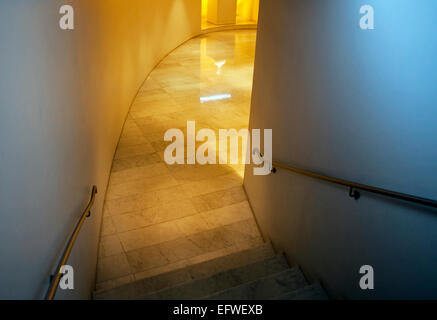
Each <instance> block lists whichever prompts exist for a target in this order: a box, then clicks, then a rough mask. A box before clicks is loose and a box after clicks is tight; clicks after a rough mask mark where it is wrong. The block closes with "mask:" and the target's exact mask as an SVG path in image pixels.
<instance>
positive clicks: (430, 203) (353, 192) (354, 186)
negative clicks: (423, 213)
mask: <svg viewBox="0 0 437 320" xmlns="http://www.w3.org/2000/svg"><path fill="white" fill-rule="evenodd" d="M277 168H280V169H285V170H288V171H292V172H295V173H298V174H301V175H305V176H308V177H312V178H315V179H319V180H324V181H328V182H332V183H335V184H339V185H343V186H347V187H350V191H349V196H351V197H352V198H354V199H356V200H358V199H359V198H360V196H361V195H360V193H359V192H358V191H357V190H363V191H367V192H371V193H376V194H380V195H383V196H386V197H390V198H395V199H399V200H403V201H407V202H412V203H416V204H420V205H423V206H427V207H432V208H437V201H436V200H431V199H427V198H422V197H417V196H413V195H410V194H406V193H400V192H395V191H391V190H386V189H382V188H377V187H372V186H368V185H364V184H360V183H356V182H351V181H347V180H343V179H338V178H333V177H329V176H325V175H323V174H319V173H315V172H311V171H307V170H302V169H299V168H295V167H292V166H289V165H285V164H282V163H280V162H275V161H273V162H272V170H271V171H272V173H276V171H277Z"/></svg>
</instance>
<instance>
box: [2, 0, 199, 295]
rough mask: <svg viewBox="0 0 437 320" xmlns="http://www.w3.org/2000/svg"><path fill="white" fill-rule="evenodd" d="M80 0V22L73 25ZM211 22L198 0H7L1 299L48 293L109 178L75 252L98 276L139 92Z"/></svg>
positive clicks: (82, 288) (85, 288)
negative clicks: (107, 212)
mask: <svg viewBox="0 0 437 320" xmlns="http://www.w3.org/2000/svg"><path fill="white" fill-rule="evenodd" d="M62 4H72V5H73V6H74V8H75V19H76V29H75V30H74V31H61V30H60V28H59V27H58V20H59V18H60V15H59V14H58V10H59V7H60V6H61V5H62ZM199 32H200V1H198V0H159V1H150V0H130V1H124V0H92V1H79V0H77V1H67V0H65V1H54V0H53V1H46V0H21V1H16V0H5V1H1V2H0V147H1V148H0V168H1V170H0V203H1V205H0V219H1V224H0V243H1V246H0V298H14V299H15V298H21V299H23V298H24V299H39V298H42V297H43V296H44V293H45V290H46V288H47V285H48V281H49V274H50V272H51V271H52V269H53V268H54V266H55V265H56V264H57V261H58V259H59V257H60V255H61V252H62V249H63V247H64V244H65V241H66V240H67V237H68V235H69V234H70V233H71V231H72V228H73V226H74V224H75V223H76V222H77V219H78V218H79V216H80V213H81V210H82V209H83V207H84V206H85V205H86V203H87V201H88V198H89V192H90V187H91V185H92V184H96V185H97V186H98V188H99V194H98V197H97V202H96V204H95V206H94V210H93V215H92V217H91V218H89V219H88V220H87V221H86V223H85V225H84V227H83V229H82V231H81V233H80V236H79V239H78V242H77V244H76V246H75V249H74V251H73V253H72V258H71V259H70V261H69V264H71V265H72V266H73V267H74V268H75V287H76V289H75V290H74V291H72V292H69V293H68V294H67V293H65V292H60V294H59V295H58V298H88V297H89V294H90V293H91V290H92V289H93V286H94V276H95V268H96V258H97V247H98V238H99V232H100V231H99V230H100V223H101V209H102V204H103V199H104V194H105V190H106V184H107V180H108V175H109V170H110V166H111V163H112V158H113V154H114V151H115V148H116V145H117V142H118V138H119V134H120V132H121V128H122V125H123V123H124V119H125V116H126V114H127V111H128V108H129V106H130V103H131V101H132V99H133V98H134V96H135V94H136V92H137V90H138V88H139V87H140V85H141V83H142V82H143V81H144V79H145V78H146V76H147V74H148V73H149V72H150V71H151V70H152V68H153V67H154V66H155V65H156V63H157V62H158V61H159V60H160V59H161V58H163V57H164V55H165V54H167V53H168V52H169V51H171V50H172V49H173V48H175V47H176V46H178V45H179V44H181V43H182V42H183V41H185V40H187V39H189V38H190V37H192V36H194V35H196V34H198V33H199Z"/></svg>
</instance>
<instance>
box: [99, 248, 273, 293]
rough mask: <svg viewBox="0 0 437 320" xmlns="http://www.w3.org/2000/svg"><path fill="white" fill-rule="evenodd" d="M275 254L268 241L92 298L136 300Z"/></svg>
mask: <svg viewBox="0 0 437 320" xmlns="http://www.w3.org/2000/svg"><path fill="white" fill-rule="evenodd" d="M274 255H275V252H274V250H273V248H272V246H271V243H263V244H262V245H260V246H256V247H254V248H250V249H246V250H243V251H239V252H235V253H232V254H229V255H225V256H222V257H219V258H215V259H211V260H208V261H205V262H201V263H198V264H194V265H191V266H186V267H184V268H181V269H178V270H174V271H170V272H166V273H162V274H159V275H156V276H153V277H149V278H145V279H141V280H138V281H135V282H132V283H129V284H125V285H122V286H120V287H117V288H113V289H110V290H105V291H98V292H95V293H94V299H97V300H104V299H111V300H112V299H135V298H137V297H139V296H144V295H146V294H149V293H152V292H156V291H160V290H163V289H166V288H169V287H173V286H176V285H180V284H183V283H186V282H190V281H193V280H197V279H201V278H206V277H209V276H212V275H213V274H217V273H220V272H224V271H227V270H230V269H233V268H238V267H241V266H244V265H247V264H250V263H253V262H257V261H262V260H263V259H266V258H270V257H273V256H274Z"/></svg>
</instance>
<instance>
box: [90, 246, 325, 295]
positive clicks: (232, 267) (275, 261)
mask: <svg viewBox="0 0 437 320" xmlns="http://www.w3.org/2000/svg"><path fill="white" fill-rule="evenodd" d="M94 299H96V300H134V299H135V300H138V299H139V300H193V299H200V300H206V299H211V300H214V299H219V300H268V299H273V300H324V299H327V295H326V294H325V292H324V291H323V289H322V287H321V286H320V285H319V284H313V285H309V284H308V283H307V281H306V280H305V277H304V276H303V274H302V272H301V271H300V270H299V268H298V267H290V266H289V265H288V263H287V261H286V260H285V257H284V255H283V254H276V253H275V252H274V250H273V248H272V246H271V244H270V243H264V244H262V245H260V246H258V247H255V248H252V249H249V250H245V251H241V252H237V253H233V254H230V255H227V256H224V257H220V258H216V259H213V260H209V261H206V262H202V263H199V264H195V265H191V266H188V267H185V268H182V269H179V270H175V271H171V272H168V273H163V274H160V275H156V276H153V277H150V278H146V279H142V280H139V281H136V282H133V283H130V284H126V285H123V286H120V287H118V288H114V289H111V290H106V291H98V292H95V293H94Z"/></svg>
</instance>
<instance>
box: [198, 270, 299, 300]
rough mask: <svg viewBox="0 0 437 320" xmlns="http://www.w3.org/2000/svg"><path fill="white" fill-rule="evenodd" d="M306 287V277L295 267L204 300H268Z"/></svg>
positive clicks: (206, 296)
mask: <svg viewBox="0 0 437 320" xmlns="http://www.w3.org/2000/svg"><path fill="white" fill-rule="evenodd" d="M305 286H307V282H306V280H305V277H304V276H303V274H302V272H301V271H300V270H299V268H297V267H295V268H291V269H288V270H285V271H282V272H279V273H276V274H271V275H269V276H267V277H264V278H262V279H259V280H256V281H253V282H250V283H245V284H243V285H240V286H237V287H234V288H230V289H227V290H224V291H222V292H218V293H215V294H212V295H209V296H208V295H205V296H204V298H205V299H209V300H266V299H270V298H271V297H279V296H282V295H284V294H286V293H288V292H290V291H294V290H297V289H300V288H303V287H305Z"/></svg>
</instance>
